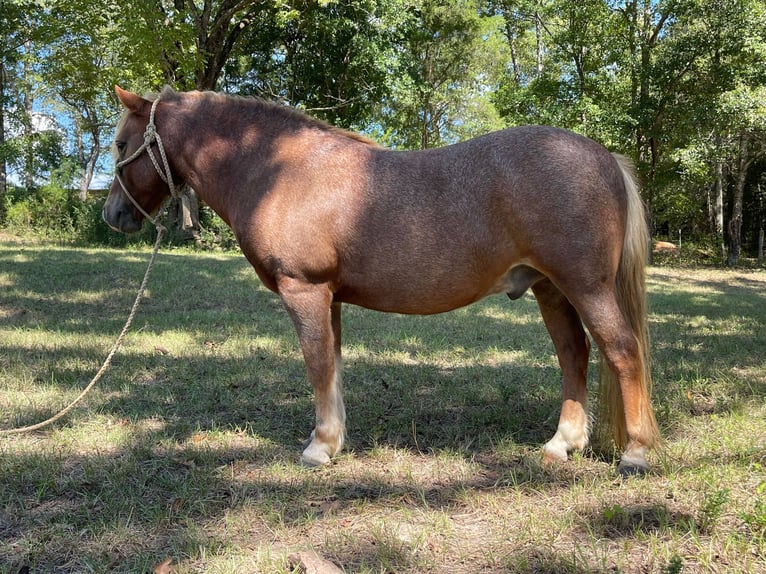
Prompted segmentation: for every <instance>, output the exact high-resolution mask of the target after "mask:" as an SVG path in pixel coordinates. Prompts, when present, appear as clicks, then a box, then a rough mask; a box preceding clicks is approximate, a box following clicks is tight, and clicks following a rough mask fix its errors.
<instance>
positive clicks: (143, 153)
mask: <svg viewBox="0 0 766 574" xmlns="http://www.w3.org/2000/svg"><path fill="white" fill-rule="evenodd" d="M115 90H116V92H117V97H118V98H119V99H120V101H121V102H122V104H123V105H124V106H125V111H124V112H123V115H122V119H121V120H120V123H119V124H118V126H117V135H116V136H115V139H114V144H113V148H112V154H113V156H114V160H115V165H116V167H115V172H116V173H115V177H114V179H113V180H112V185H111V186H110V188H109V195H108V197H107V198H106V203H105V204H104V209H103V212H102V215H103V218H104V221H105V222H106V223H107V224H108V225H109V227H111V228H112V229H114V230H116V231H121V232H123V233H134V232H136V231H140V229H141V225H142V223H143V220H144V219H145V218H146V217H147V216H148V215H151V214H154V213H155V212H156V211H158V210H159V208H160V206H161V205H162V202H163V201H164V199H165V198H166V197H167V196H168V195H169V194H171V193H175V190H174V186H173V183H172V176H171V175H170V173H169V167H168V166H167V165H166V163H165V162H164V161H163V159H162V158H161V157H159V156H160V155H162V153H164V152H161V148H162V142H161V140H160V138H159V136H157V135H156V132H155V131H154V129H155V127H154V125H153V123H151V125H150V122H153V120H154V117H153V116H154V113H153V111H154V110H153V103H154V102H152V101H150V100H146V99H144V98H142V97H140V96H138V95H136V94H133V93H131V92H127V91H125V90H123V89H121V88H120V87H119V86H115ZM155 108H156V106H155ZM147 126H148V127H147ZM158 140H159V141H158ZM158 148H159V149H158ZM158 151H159V152H160V153H159V154H158V153H157V152H158ZM153 157H154V159H153ZM163 172H166V173H163ZM150 219H151V218H150Z"/></svg>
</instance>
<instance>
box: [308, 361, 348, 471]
mask: <svg viewBox="0 0 766 574" xmlns="http://www.w3.org/2000/svg"><path fill="white" fill-rule="evenodd" d="M342 373H343V361H342V360H341V356H340V353H336V354H335V372H334V374H333V384H332V389H331V391H330V396H329V397H328V401H327V410H328V411H327V412H326V413H325V415H326V416H325V417H324V418H320V417H322V415H321V414H320V413H319V408H320V406H319V405H317V425H321V427H322V434H323V435H324V436H326V437H327V436H329V437H332V438H331V439H330V442H325V441H323V440H321V439H319V438H318V437H317V433H316V429H315V430H314V431H312V433H311V437H310V440H311V443H310V444H309V446H308V447H306V449H305V450H304V451H303V454H302V455H301V462H302V463H303V464H305V465H307V466H321V465H323V464H327V463H328V462H330V458H331V457H333V456H335V455H336V454H338V452H340V450H341V449H342V448H343V442H344V440H345V437H346V408H345V406H344V404H343V378H342Z"/></svg>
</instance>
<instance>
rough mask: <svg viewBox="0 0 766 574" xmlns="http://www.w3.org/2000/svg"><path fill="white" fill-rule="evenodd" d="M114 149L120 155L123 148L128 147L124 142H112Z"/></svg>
mask: <svg viewBox="0 0 766 574" xmlns="http://www.w3.org/2000/svg"><path fill="white" fill-rule="evenodd" d="M114 145H115V147H116V148H117V151H118V152H120V153H122V152H124V151H125V147H126V146H127V145H128V144H127V143H125V142H114Z"/></svg>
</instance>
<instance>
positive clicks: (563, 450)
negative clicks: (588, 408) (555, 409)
mask: <svg viewBox="0 0 766 574" xmlns="http://www.w3.org/2000/svg"><path fill="white" fill-rule="evenodd" d="M585 421H586V423H585V424H572V423H571V422H569V421H559V427H558V429H557V430H556V434H555V435H553V438H552V439H551V440H549V441H548V442H547V443H546V444H545V446H544V447H543V450H544V452H545V455H546V457H549V458H553V459H557V460H566V459H567V454H568V453H569V451H571V450H575V449H577V450H582V449H583V448H585V447H586V446H587V445H588V425H587V417H585Z"/></svg>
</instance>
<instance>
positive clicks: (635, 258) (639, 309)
mask: <svg viewBox="0 0 766 574" xmlns="http://www.w3.org/2000/svg"><path fill="white" fill-rule="evenodd" d="M614 157H615V159H616V160H617V163H618V164H619V166H620V171H621V172H622V176H623V180H624V182H625V192H626V194H627V198H628V218H627V227H626V230H625V240H624V242H623V246H622V256H621V258H620V264H619V267H618V269H617V280H616V281H617V304H618V305H619V307H620V311H622V315H623V317H624V318H625V320H626V322H627V323H628V325H629V326H630V328H631V329H632V331H633V334H634V335H635V337H636V341H637V342H638V349H639V359H640V361H641V368H642V371H643V376H642V377H641V379H642V380H641V393H642V394H644V399H645V400H642V404H643V405H646V407H645V408H643V409H642V412H641V437H642V442H644V441H645V442H644V446H647V447H649V448H652V447H653V446H655V445H657V444H659V440H660V433H659V429H658V428H657V421H656V420H655V418H654V412H653V410H652V407H651V395H652V373H651V368H650V353H649V328H648V325H647V313H648V306H647V299H646V260H647V253H648V249H649V240H650V236H649V230H648V227H647V224H646V216H645V213H644V204H643V202H642V200H641V196H640V194H639V191H638V186H637V184H636V181H635V178H634V175H633V165H632V163H631V162H630V160H628V159H627V158H625V157H623V156H621V155H618V154H614ZM599 420H601V421H603V422H604V423H606V424H607V426H608V428H609V430H610V431H611V438H612V440H613V441H614V443H615V444H616V446H617V447H618V448H619V449H620V450H623V449H624V448H625V446H626V445H627V442H628V431H627V426H626V421H625V407H624V405H623V402H622V392H621V391H620V385H619V382H618V380H617V377H616V376H615V374H614V372H613V371H612V370H611V369H610V368H609V366H608V365H607V363H606V360H605V359H604V356H603V353H602V354H601V361H600V364H599ZM602 437H603V435H602ZM602 437H599V438H602ZM598 442H602V441H600V440H599V441H598ZM602 446H604V445H602Z"/></svg>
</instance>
